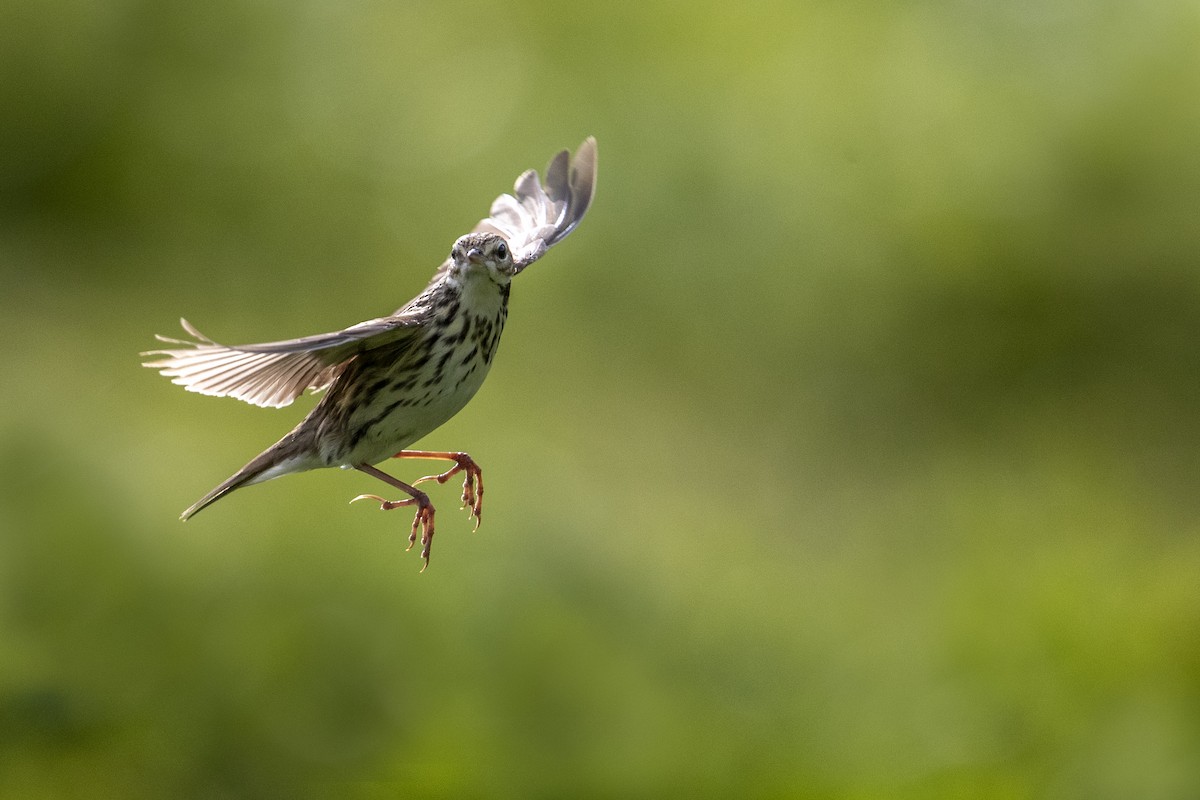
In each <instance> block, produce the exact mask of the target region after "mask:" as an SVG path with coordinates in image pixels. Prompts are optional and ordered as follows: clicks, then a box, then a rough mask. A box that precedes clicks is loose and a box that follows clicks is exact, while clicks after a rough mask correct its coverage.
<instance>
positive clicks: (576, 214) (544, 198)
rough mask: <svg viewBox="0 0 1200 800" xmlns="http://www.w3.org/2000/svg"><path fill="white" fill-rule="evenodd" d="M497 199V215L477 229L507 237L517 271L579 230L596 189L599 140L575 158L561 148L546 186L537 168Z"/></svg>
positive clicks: (587, 142)
mask: <svg viewBox="0 0 1200 800" xmlns="http://www.w3.org/2000/svg"><path fill="white" fill-rule="evenodd" d="M513 191H514V193H515V194H502V195H500V196H499V197H497V198H496V200H495V201H494V202H493V203H492V211H491V215H490V216H489V217H487V219H483V220H480V221H479V224H478V225H476V226H475V231H476V232H479V233H495V234H498V235H500V236H503V237H504V239H505V241H507V242H508V247H509V249H510V250H511V251H512V254H513V262H514V263H515V264H516V267H517V269H516V271H517V272H520V271H521V270H523V269H525V268H526V267H528V266H529V265H530V264H532V263H533V262H534V261H537V260H538V259H539V258H541V256H542V254H543V253H545V252H546V250H547V249H548V248H549V247H550V246H552V245H554V244H557V243H558V242H560V241H562V240H563V239H564V238H566V235H567V234H568V233H570V232H571V231H573V230H574V229H575V226H576V225H578V224H579V221H580V220H581V219H583V215H584V214H585V213H586V212H587V210H588V206H589V205H591V202H592V196H593V195H594V194H595V193H596V139H595V137H592V136H589V137H588V138H586V139H584V140H583V144H581V145H579V149H578V150H576V151H575V157H574V158H571V154H570V153H568V152H567V151H566V150H562V151H560V152H559V153H558V154H557V155H556V156H554V158H552V159H551V160H550V163H549V164H548V165H547V166H546V183H545V185H542V183H541V181H539V180H538V174H537V172H536V171H535V170H532V169H531V170H527V171H526V172H524V173H522V174H521V176H520V177H519V178H517V182H516V184H515V185H514V186H513Z"/></svg>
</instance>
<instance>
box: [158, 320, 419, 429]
mask: <svg viewBox="0 0 1200 800" xmlns="http://www.w3.org/2000/svg"><path fill="white" fill-rule="evenodd" d="M420 319H421V317H420V315H418V314H415V313H413V314H404V313H399V314H396V315H394V316H390V317H381V318H379V319H373V320H368V321H366V322H360V323H359V324H358V325H353V326H351V327H349V328H346V329H345V330H342V331H336V332H334V333H323V334H319V335H317V336H305V337H303V338H301V339H288V340H287V341H283V342H268V343H266V344H245V345H238V346H236V347H227V346H226V345H223V344H217V343H216V342H214V341H213V340H212V339H209V338H208V337H207V336H205V335H204V334H202V333H200V331H198V330H196V329H195V328H194V327H192V325H191V324H190V323H189V322H188V321H187V320H186V319H182V320H180V323H181V324H182V325H183V329H184V330H185V331H187V332H188V333H189V334H190V335H191V336H193V337H194V338H195V341H190V340H186V339H168V338H167V337H165V336H158V337H156V338H158V340H159V341H162V342H167V343H168V344H179V345H186V349H180V350H174V349H172V350H151V351H149V352H146V353H142V355H143V356H166V358H160V359H156V360H154V361H147V362H145V363H144V364H143V365H142V366H144V367H150V368H151V369H156V370H158V371H159V372H160V373H162V375H163V376H165V377H167V378H170V379H171V383H176V384H179V385H180V386H182V387H183V388H185V389H187V390H188V391H189V392H199V393H200V394H207V395H212V396H214V397H236V398H237V399H238V400H244V401H246V402H247V403H253V404H254V405H256V406H267V407H271V408H279V407H282V406H286V405H288V404H290V403H291V402H292V401H293V400H295V399H296V398H297V397H299V396H300V395H301V394H303V393H304V390H305V389H313V390H319V389H324V388H325V387H326V386H328V385H329V384H330V382H331V381H332V380H333V379H334V378H336V377H337V374H338V372H339V371H340V370H341V368H342V365H343V364H345V362H346V361H347V360H348V359H349V358H350V357H351V356H353V355H355V354H356V353H360V352H362V351H364V350H369V349H371V348H374V347H379V346H381V345H384V344H390V343H393V342H398V341H401V340H403V339H405V338H406V337H411V335H412V334H413V333H414V332H415V331H416V330H417V327H418V326H419V325H420Z"/></svg>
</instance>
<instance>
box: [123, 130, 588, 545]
mask: <svg viewBox="0 0 1200 800" xmlns="http://www.w3.org/2000/svg"><path fill="white" fill-rule="evenodd" d="M595 180H596V141H595V139H592V138H588V139H587V140H585V141H584V143H583V144H582V145H581V146H580V147H579V149H578V150H577V151H576V153H575V156H574V157H573V158H572V157H571V156H570V154H569V153H568V152H567V151H566V150H563V151H561V152H560V153H558V154H557V155H556V156H555V157H554V158H553V159H552V160H551V162H550V164H549V166H548V167H547V168H546V173H545V184H544V185H543V183H542V182H541V181H540V180H539V178H538V175H537V173H536V172H534V171H533V170H529V171H527V172H525V173H523V174H522V175H521V176H520V177H519V178H518V179H517V181H516V184H515V187H514V194H512V195H508V194H504V195H501V196H500V197H498V198H496V201H495V202H494V203H493V204H492V208H491V213H490V215H489V216H488V217H487V218H485V219H483V220H481V221H480V222H479V224H478V225H476V226H475V230H474V231H472V232H471V233H468V234H467V235H465V236H462V237H460V238H459V239H458V240H457V241H456V242H455V243H454V246H453V248H451V251H450V257H449V258H447V259H446V261H445V262H443V263H442V265H441V267H439V268H438V270H437V272H435V273H434V276H433V279H432V280H431V281H430V283H429V285H428V286H427V287H426V288H425V290H424V291H423V292H421V294H419V295H417V296H416V297H415V298H413V299H412V300H411V301H410V302H409V303H408V304H406V305H405V306H404V307H402V308H400V309H399V310H398V311H396V312H395V313H394V314H391V315H389V316H386V317H379V318H377V319H373V320H368V321H367V322H362V323H359V324H358V325H353V326H351V327H349V328H346V329H345V330H341V331H337V332H334V333H327V334H320V335H317V336H307V337H304V338H301V339H290V340H287V341H282V342H271V343H267V344H253V345H238V346H233V347H230V346H225V345H221V344H217V343H216V342H214V341H212V340H211V339H209V338H207V337H206V336H204V335H203V334H201V333H200V332H199V331H197V330H196V329H195V328H194V327H192V326H191V325H190V324H189V323H188V322H187V321H186V320H183V321H182V323H183V328H184V330H185V331H186V332H187V333H189V334H190V335H191V336H192V337H193V338H192V339H191V340H178V339H168V338H166V337H162V336H160V337H158V338H159V339H160V340H161V341H164V342H168V343H170V344H174V345H180V346H181V347H180V348H178V349H165V350H153V351H150V352H148V353H143V355H148V356H160V357H159V358H155V359H154V360H151V361H147V362H145V364H144V366H147V367H151V368H153V369H157V370H159V371H160V372H161V373H162V374H163V375H165V376H166V377H168V378H171V380H172V382H173V383H177V384H180V385H181V386H183V387H184V388H185V389H187V390H188V391H193V392H199V393H201V394H208V395H214V396H218V397H236V398H238V399H239V400H244V401H246V402H248V403H253V404H255V405H260V406H270V407H279V406H285V405H288V404H290V403H291V402H292V401H293V400H295V399H296V397H298V396H299V395H300V394H302V393H303V392H304V391H305V390H306V389H308V390H313V391H321V390H324V392H325V394H324V396H323V397H322V398H321V400H320V402H318V403H317V405H316V406H315V407H314V408H313V410H312V411H311V412H309V414H308V416H306V417H305V418H304V419H303V420H302V421H301V422H300V424H299V425H297V426H296V427H295V428H294V429H293V430H292V431H291V432H290V433H288V434H287V435H286V436H284V437H283V438H282V439H280V440H279V441H278V442H276V443H275V444H274V445H272V446H271V447H269V448H267V450H265V451H264V452H263V453H261V454H260V455H258V456H257V457H256V458H254V459H253V460H251V461H250V463H248V464H247V465H246V466H245V467H243V468H242V469H241V470H239V471H238V472H237V473H235V474H234V475H233V476H231V477H230V478H229V479H228V480H226V481H225V482H224V483H222V484H221V485H219V486H217V487H216V488H215V489H213V490H212V491H211V492H209V493H208V494H207V495H205V496H204V497H202V498H201V499H200V500H198V501H197V502H196V503H195V504H193V505H192V506H191V507H189V508H188V509H187V510H186V511H184V512H183V515H182V516H183V518H184V519H187V518H189V517H191V516H192V515H193V514H196V513H197V512H199V511H200V510H201V509H203V508H205V507H206V506H208V505H209V504H211V503H213V502H215V501H216V500H218V499H220V498H221V497H224V496H225V495H226V494H228V493H229V492H231V491H233V490H234V489H238V488H240V487H242V486H250V485H252V484H255V483H262V482H263V481H266V480H270V479H272V478H277V477H280V476H282V475H289V474H291V473H294V472H303V471H305V470H310V469H316V468H319V467H341V468H343V469H349V468H354V469H357V470H360V471H362V472H365V473H367V474H369V475H372V476H373V477H376V478H379V479H380V480H383V481H385V482H386V483H388V484H390V485H392V486H393V487H395V488H397V489H400V490H401V491H403V492H404V493H405V494H407V495H408V499H404V500H398V501H389V500H383V499H382V498H380V497H377V496H375V495H360V496H359V497H357V498H355V499H356V500H357V499H361V498H364V497H366V498H371V499H375V500H378V501H379V502H380V504H381V506H382V507H383V508H385V509H391V508H396V507H399V506H408V505H415V506H416V507H417V512H416V516H415V518H414V520H413V526H412V533H411V534H410V536H409V542H410V544H409V546H410V547H411V546H412V543H414V542H415V541H416V538H417V531H418V529H420V531H421V542H422V550H421V554H422V557H423V559H424V563H425V564H428V563H429V545H430V541H431V540H432V538H433V530H434V526H433V506H432V504H431V503H430V502H429V497H428V496H427V495H426V494H425V493H424V492H422V491H421V490H419V489H416V488H414V486H412V485H410V484H407V483H404V482H403V481H400V480H398V479H396V478H394V477H392V476H391V475H388V474H387V473H384V472H382V471H381V470H379V469H377V468H376V467H375V466H374V465H375V464H378V463H380V462H382V461H385V460H387V459H388V458H436V459H445V460H449V461H453V462H454V466H453V467H452V468H451V469H449V470H448V471H446V472H444V473H442V474H440V475H434V476H428V477H425V478H421V479H420V480H418V481H415V482H414V483H420V482H421V481H424V480H437V481H438V482H439V483H444V482H446V481H447V480H449V479H450V478H451V477H452V476H454V475H456V474H458V473H460V472H461V473H463V474H464V479H463V496H462V499H463V503H464V505H466V506H468V507H469V508H470V510H471V513H472V515H473V516H474V517H475V520H476V523H475V524H476V526H478V524H479V519H480V515H481V513H482V501H483V475H482V473H481V471H480V470H479V467H478V465H477V464H475V462H474V460H472V459H471V457H470V456H468V455H467V454H466V453H449V452H431V451H417V450H406V449H405V448H407V447H408V446H409V445H411V444H412V443H414V442H415V441H417V440H418V439H420V438H421V437H423V436H425V435H426V434H428V433H429V432H431V431H433V430H434V429H436V428H438V427H439V426H441V425H442V424H443V423H444V422H446V421H447V420H448V419H450V418H451V417H452V416H454V415H455V414H456V413H458V412H459V411H460V410H461V409H462V408H463V406H465V405H466V404H467V402H468V401H469V400H470V399H471V397H472V396H474V394H475V392H476V391H478V390H479V387H480V386H481V385H482V383H483V380H484V378H485V377H486V376H487V373H488V370H489V369H490V367H491V365H492V361H493V359H494V357H495V354H496V349H497V347H498V346H499V342H500V334H501V332H502V331H503V329H504V323H505V321H506V320H507V318H508V298H509V292H510V289H511V283H510V282H511V280H512V278H513V277H514V276H515V275H517V274H518V273H519V272H521V271H522V270H524V269H525V268H526V267H528V266H529V265H530V264H532V263H533V262H534V261H536V260H537V259H538V258H540V257H541V256H542V255H543V254H544V253H545V252H546V250H547V249H548V248H549V247H551V246H553V245H554V244H556V243H557V242H559V241H561V240H562V239H563V238H564V237H565V236H566V235H567V234H569V233H570V232H571V231H572V230H574V228H575V226H576V225H578V224H579V221H580V220H581V219H583V215H584V213H585V212H586V211H587V209H588V206H589V205H590V204H591V200H592V196H593V194H594V192H595V185H596V184H595Z"/></svg>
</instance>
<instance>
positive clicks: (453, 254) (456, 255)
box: [450, 245, 462, 261]
mask: <svg viewBox="0 0 1200 800" xmlns="http://www.w3.org/2000/svg"><path fill="white" fill-rule="evenodd" d="M461 257H462V253H460V252H459V250H458V246H457V245H455V246H454V247H451V248H450V258H452V259H454V260H455V261H458V260H459V259H460V258H461Z"/></svg>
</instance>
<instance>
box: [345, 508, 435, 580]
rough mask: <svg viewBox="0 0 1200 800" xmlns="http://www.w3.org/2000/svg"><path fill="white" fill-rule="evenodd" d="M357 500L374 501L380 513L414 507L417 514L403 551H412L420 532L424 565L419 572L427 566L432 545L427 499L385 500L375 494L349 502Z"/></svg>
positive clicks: (430, 512) (431, 522)
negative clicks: (402, 507) (377, 504)
mask: <svg viewBox="0 0 1200 800" xmlns="http://www.w3.org/2000/svg"><path fill="white" fill-rule="evenodd" d="M358 500H374V501H376V502H377V503H379V508H380V510H381V511H391V510H392V509H393V508H400V507H401V506H411V505H415V506H416V507H417V513H416V514H415V515H414V516H413V524H412V532H411V533H409V535H408V547H406V548H405V551H406V552H407V551H408V550H412V549H413V545H415V544H416V543H417V529H418V528H419V529H420V530H421V559H422V561H424V563H423V564H422V565H421V572H424V571H425V568H426V567H428V566H429V546H430V545H431V544H433V503H431V502H429V498H428V497H427V496H426V495H424V494H421V495H420V496H419V497H409V498H407V499H405V500H385V499H384V498H382V497H380V496H379V495H377V494H360V495H359V496H358V497H355V498H354V499H353V500H351V501H350V502H351V503H353V502H355V501H358Z"/></svg>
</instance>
